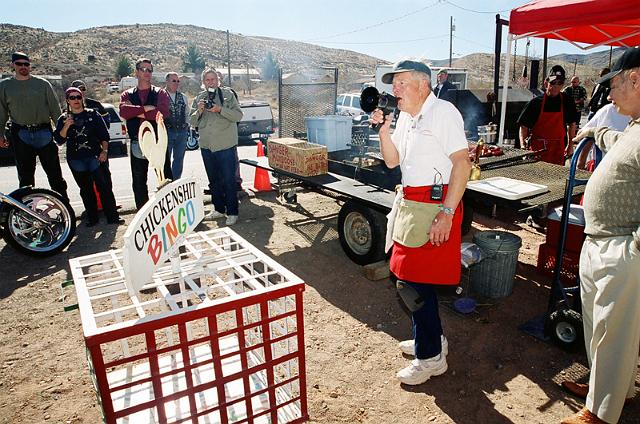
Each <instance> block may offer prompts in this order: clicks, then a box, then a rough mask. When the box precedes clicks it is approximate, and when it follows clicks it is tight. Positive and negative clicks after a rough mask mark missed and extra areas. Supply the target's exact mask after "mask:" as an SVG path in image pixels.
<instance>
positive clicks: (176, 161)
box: [167, 129, 189, 181]
mask: <svg viewBox="0 0 640 424" xmlns="http://www.w3.org/2000/svg"><path fill="white" fill-rule="evenodd" d="M188 136H189V130H188V129H184V130H173V129H168V130H167V137H168V144H167V150H168V151H169V155H170V157H171V173H172V174H173V179H174V181H175V180H177V179H178V178H180V177H181V176H182V166H183V163H184V152H185V151H186V150H187V137H188Z"/></svg>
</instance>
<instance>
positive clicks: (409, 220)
mask: <svg viewBox="0 0 640 424" xmlns="http://www.w3.org/2000/svg"><path fill="white" fill-rule="evenodd" d="M438 212H440V204H438V203H422V202H416V201H413V200H407V199H402V200H400V203H399V204H398V210H397V212H396V220H395V223H394V226H393V240H394V241H395V242H398V243H400V244H401V245H403V246H406V247H420V246H422V245H424V244H425V243H427V242H428V241H429V231H431V224H433V220H434V219H435V217H436V215H437V214H438Z"/></svg>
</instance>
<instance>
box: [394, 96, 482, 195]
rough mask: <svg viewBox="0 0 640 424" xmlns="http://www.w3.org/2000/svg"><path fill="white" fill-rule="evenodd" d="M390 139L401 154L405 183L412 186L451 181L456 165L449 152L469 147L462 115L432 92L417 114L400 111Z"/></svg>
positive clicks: (403, 183)
mask: <svg viewBox="0 0 640 424" xmlns="http://www.w3.org/2000/svg"><path fill="white" fill-rule="evenodd" d="M391 141H392V142H393V144H394V145H395V146H396V149H397V150H398V154H399V156H400V170H401V171H402V185H404V186H410V187H418V186H430V185H433V184H435V183H440V182H442V183H443V184H448V183H449V178H450V177H451V169H452V168H453V163H452V162H451V159H449V155H451V154H452V153H454V152H457V151H459V150H463V149H464V150H467V149H468V146H469V144H468V142H467V138H466V136H465V134H464V122H463V120H462V115H460V112H458V109H456V107H455V106H454V105H453V104H451V103H450V102H447V101H446V100H441V99H438V98H436V96H435V94H433V92H431V93H430V94H429V97H427V100H425V102H424V104H423V105H422V109H421V110H420V113H418V114H417V115H416V116H415V117H412V116H411V115H410V114H408V113H406V112H400V116H399V118H398V122H397V123H396V129H395V131H394V132H393V134H392V135H391ZM438 173H440V175H442V181H440V175H438ZM436 177H437V178H436Z"/></svg>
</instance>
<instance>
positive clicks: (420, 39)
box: [322, 34, 449, 44]
mask: <svg viewBox="0 0 640 424" xmlns="http://www.w3.org/2000/svg"><path fill="white" fill-rule="evenodd" d="M448 36H449V34H441V35H434V36H433V37H424V38H414V39H412V40H396V41H363V42H341V41H323V42H322V43H323V44H399V43H413V42H415V41H424V40H433V39H436V38H444V37H448Z"/></svg>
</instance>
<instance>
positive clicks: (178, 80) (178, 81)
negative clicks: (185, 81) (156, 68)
mask: <svg viewBox="0 0 640 424" xmlns="http://www.w3.org/2000/svg"><path fill="white" fill-rule="evenodd" d="M171 82H180V80H171Z"/></svg>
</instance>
